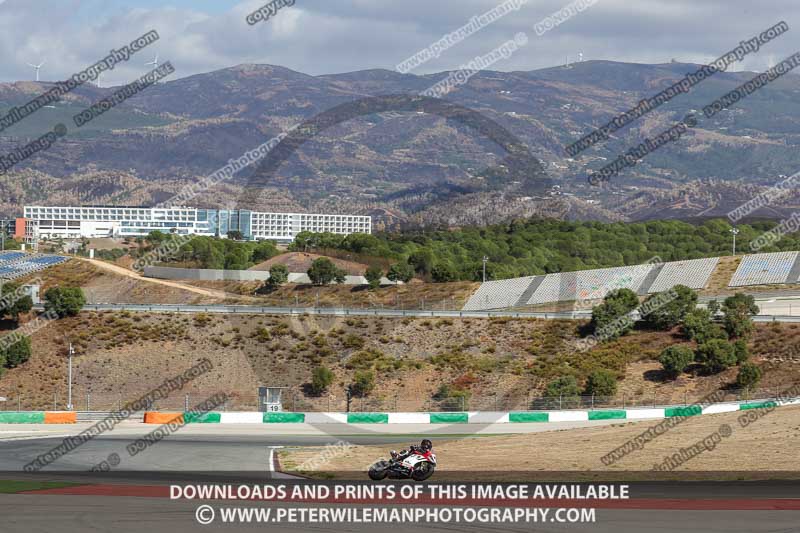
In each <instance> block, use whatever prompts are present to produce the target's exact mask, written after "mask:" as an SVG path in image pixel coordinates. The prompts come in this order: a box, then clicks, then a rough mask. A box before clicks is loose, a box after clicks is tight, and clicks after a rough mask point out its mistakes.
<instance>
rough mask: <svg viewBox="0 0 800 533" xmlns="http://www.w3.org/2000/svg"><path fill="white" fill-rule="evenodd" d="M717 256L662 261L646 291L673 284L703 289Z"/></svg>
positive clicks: (665, 287)
mask: <svg viewBox="0 0 800 533" xmlns="http://www.w3.org/2000/svg"><path fill="white" fill-rule="evenodd" d="M717 263H719V257H712V258H708V259H692V260H689V261H674V262H671V263H664V266H663V268H662V269H661V272H659V273H658V276H657V277H656V279H655V281H654V282H653V284H652V285H651V286H650V288H649V289H648V290H647V292H648V293H654V292H662V291H666V290H669V289H671V288H672V287H674V286H675V285H686V286H687V287H689V288H691V289H703V288H705V286H706V285H707V284H708V280H709V278H710V277H711V274H712V273H713V272H714V269H715V268H717Z"/></svg>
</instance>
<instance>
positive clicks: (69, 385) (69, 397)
mask: <svg viewBox="0 0 800 533" xmlns="http://www.w3.org/2000/svg"><path fill="white" fill-rule="evenodd" d="M74 353H75V350H73V349H72V343H69V363H68V374H69V377H68V378H67V379H68V380H69V381H68V383H67V410H68V411H72V354H74Z"/></svg>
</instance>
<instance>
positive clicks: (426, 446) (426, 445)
mask: <svg viewBox="0 0 800 533" xmlns="http://www.w3.org/2000/svg"><path fill="white" fill-rule="evenodd" d="M419 447H420V448H422V451H425V452H429V451H431V450H432V449H433V443H432V442H431V441H430V440H429V439H422V442H420V443H419Z"/></svg>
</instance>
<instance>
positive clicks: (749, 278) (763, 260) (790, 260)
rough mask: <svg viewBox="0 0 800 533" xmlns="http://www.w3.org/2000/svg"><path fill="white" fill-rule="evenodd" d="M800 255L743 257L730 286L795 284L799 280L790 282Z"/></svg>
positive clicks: (775, 254) (774, 254)
mask: <svg viewBox="0 0 800 533" xmlns="http://www.w3.org/2000/svg"><path fill="white" fill-rule="evenodd" d="M798 255H800V252H776V253H771V254H754V255H746V256H744V257H742V261H741V263H739V268H737V269H736V272H735V273H734V274H733V277H732V278H731V282H730V284H729V286H730V287H742V286H745V285H769V284H776V283H795V282H796V281H797V280H790V279H789V276H790V274H791V273H792V267H794V265H795V263H796V262H797V260H798Z"/></svg>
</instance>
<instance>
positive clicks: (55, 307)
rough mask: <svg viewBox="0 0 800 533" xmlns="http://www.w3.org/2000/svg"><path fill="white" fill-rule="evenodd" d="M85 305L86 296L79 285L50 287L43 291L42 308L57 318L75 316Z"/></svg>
mask: <svg viewBox="0 0 800 533" xmlns="http://www.w3.org/2000/svg"><path fill="white" fill-rule="evenodd" d="M84 305H86V297H85V296H84V294H83V291H82V290H81V288H80V287H51V288H49V289H47V291H45V293H44V310H45V312H47V313H55V314H56V315H57V316H58V317H59V318H64V317H67V316H75V315H77V314H78V313H80V311H81V309H83V306H84Z"/></svg>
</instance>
